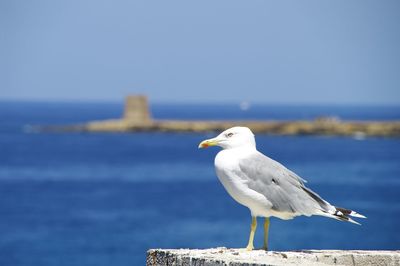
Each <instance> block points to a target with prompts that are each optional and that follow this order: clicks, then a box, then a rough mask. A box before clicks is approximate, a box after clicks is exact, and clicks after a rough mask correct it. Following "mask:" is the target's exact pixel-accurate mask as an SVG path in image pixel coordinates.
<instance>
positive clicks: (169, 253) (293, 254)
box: [146, 247, 400, 266]
mask: <svg viewBox="0 0 400 266" xmlns="http://www.w3.org/2000/svg"><path fill="white" fill-rule="evenodd" d="M146 264H147V266H164V265H165V266H167V265H168V266H216V265H218V266H242V265H243V266H250V265H251V266H261V265H263V266H270V265H271V266H272V265H274V266H283V265H289V266H294V265H310V266H317V265H352V266H358V265H360V266H369V265H374V266H381V265H382V266H383V265H392V266H398V265H399V266H400V251H399V250H396V251H385V250H301V251H279V252H278V251H268V252H267V251H264V250H253V251H247V250H245V249H228V248H224V247H221V248H212V249H150V250H149V251H148V252H147V259H146Z"/></svg>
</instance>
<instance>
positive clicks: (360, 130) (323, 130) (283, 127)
mask: <svg viewBox="0 0 400 266" xmlns="http://www.w3.org/2000/svg"><path fill="white" fill-rule="evenodd" d="M238 125H240V126H246V127H249V128H250V129H251V130H252V131H253V132H255V133H258V134H260V133H261V134H274V135H330V136H353V137H355V138H364V137H368V136H374V137H399V136H400V121H341V120H339V119H335V118H330V117H325V118H318V119H315V120H297V121H276V120H254V121H250V120H243V121H228V120H222V121H217V120H202V121H200V120H199V121H186V120H157V119H153V118H152V117H151V115H150V110H149V106H148V100H147V97H146V96H142V95H132V96H128V97H126V100H125V111H124V115H123V117H122V118H119V119H109V120H102V121H90V122H87V123H85V124H77V125H65V126H42V127H40V130H46V131H85V132H138V131H160V132H210V131H223V130H225V129H227V128H230V127H233V126H238Z"/></svg>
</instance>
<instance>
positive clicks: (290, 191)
mask: <svg viewBox="0 0 400 266" xmlns="http://www.w3.org/2000/svg"><path fill="white" fill-rule="evenodd" d="M209 146H220V147H222V150H221V151H220V152H219V153H218V154H217V156H216V157H215V162H214V164H215V170H216V174H217V176H218V178H219V180H220V181H221V183H222V185H223V186H224V188H225V189H226V191H227V192H228V193H229V195H230V196H231V197H232V198H233V199H234V200H236V201H237V202H239V203H240V204H242V205H244V206H246V207H248V208H249V209H250V212H251V216H252V224H251V232H250V238H249V244H248V246H247V249H249V250H251V249H253V239H254V232H255V229H256V226H257V220H256V217H258V216H261V217H265V218H266V221H265V224H264V229H265V235H264V248H265V249H267V239H268V228H269V217H271V216H275V217H278V218H280V219H284V220H287V219H292V218H294V217H296V216H299V215H305V216H311V215H321V216H326V217H329V218H334V219H337V220H341V221H347V222H352V223H356V224H358V223H357V222H356V221H354V220H352V219H351V218H350V217H349V216H353V217H359V218H365V216H363V215H361V214H358V213H356V212H354V211H352V210H348V209H344V208H339V207H335V206H333V205H331V204H330V203H328V202H327V201H325V200H324V199H322V198H321V197H320V196H319V195H318V194H317V193H315V192H313V191H312V190H310V189H309V188H307V187H305V185H304V182H306V181H305V180H304V179H302V178H301V177H299V176H298V175H296V174H295V173H294V172H292V171H290V170H289V169H287V168H286V167H285V166H283V165H282V164H280V163H279V162H277V161H274V160H273V159H271V158H269V157H267V156H265V155H264V154H262V153H260V152H259V151H257V149H256V142H255V138H254V134H253V133H252V132H251V130H250V129H248V128H246V127H233V128H230V129H227V130H225V131H224V132H222V133H221V134H220V135H218V136H217V137H215V138H213V139H208V140H205V141H203V142H201V143H200V145H199V148H206V147H209Z"/></svg>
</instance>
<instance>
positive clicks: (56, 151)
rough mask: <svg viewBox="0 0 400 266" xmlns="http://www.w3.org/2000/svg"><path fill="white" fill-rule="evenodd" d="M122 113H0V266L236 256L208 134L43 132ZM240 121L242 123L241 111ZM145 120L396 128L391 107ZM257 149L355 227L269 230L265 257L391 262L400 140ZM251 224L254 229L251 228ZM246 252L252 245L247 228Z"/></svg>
mask: <svg viewBox="0 0 400 266" xmlns="http://www.w3.org/2000/svg"><path fill="white" fill-rule="evenodd" d="M122 109H123V106H122V104H118V103H94V102H21V101H0V265H4V266H28V265H38V266H54V265H68V266H77V265H80V266H81V265H96V266H102V265H104V266H109V265H115V266H124V265H126V266H127V265H145V260H146V251H147V250H148V249H151V248H193V249H202V248H212V247H221V246H224V247H228V248H240V247H245V246H246V244H247V240H248V234H249V229H250V221H251V218H250V212H249V210H248V209H247V208H246V207H243V206H241V205H239V204H238V203H236V202H235V201H234V200H233V199H232V198H231V197H230V196H229V195H228V194H227V193H226V191H225V190H224V188H223V187H222V185H221V184H220V182H219V181H218V179H217V177H216V175H215V172H214V165H213V162H214V157H215V155H216V154H217V152H218V150H219V149H218V148H216V147H213V148H209V149H202V150H199V149H198V148H197V147H198V144H199V142H201V141H202V140H203V139H205V138H210V137H212V136H214V135H216V133H215V132H209V133H160V132H152V133H148V132H141V133H71V132H68V133H61V132H58V133H52V132H37V131H35V130H33V129H34V128H35V127H34V126H35V125H62V124H73V123H82V122H86V121H91V120H100V119H109V118H118V117H121V115H122ZM243 109H245V110H243ZM151 112H152V116H153V117H154V118H157V119H185V120H196V119H238V120H246V119H251V120H257V119H274V120H292V119H315V118H318V117H321V116H330V117H336V118H338V119H342V120H375V121H384V120H394V119H397V120H400V107H399V106H347V105H346V106H344V105H332V106H323V105H320V106H301V105H298V106H296V105H267V104H266V105H251V106H246V108H242V109H241V108H240V106H239V105H236V104H196V105H189V104H163V103H159V104H152V105H151ZM256 141H257V147H258V149H259V150H260V151H261V152H263V153H264V154H266V155H268V156H269V157H271V158H273V159H275V160H277V161H279V162H281V163H283V164H284V165H285V166H286V167H288V168H289V169H291V170H292V171H294V172H296V173H297V174H299V175H300V176H302V177H303V178H304V179H306V180H307V181H308V183H307V186H308V187H309V188H311V189H312V190H314V191H316V192H317V193H318V194H320V195H321V196H322V197H323V198H325V199H326V200H327V201H329V202H331V203H332V204H334V205H337V206H341V207H345V208H350V209H353V210H356V211H357V212H359V213H361V214H364V215H365V216H367V217H368V218H367V219H358V221H359V222H360V223H361V224H362V225H361V226H359V225H355V224H351V223H346V222H340V221H336V220H333V219H329V218H325V217H318V216H313V217H298V218H295V219H293V220H288V221H283V220H279V219H276V218H272V219H271V227H270V239H269V240H270V249H271V250H305V249H367V250H371V249H387V250H396V249H400V138H377V137H371V138H359V137H356V138H353V137H326V136H273V135H262V134H257V135H256ZM261 224H262V220H261V219H260V220H259V225H261ZM255 246H256V247H259V248H260V247H261V246H262V226H259V228H258V231H257V234H256V239H255Z"/></svg>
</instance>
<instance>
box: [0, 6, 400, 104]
mask: <svg viewBox="0 0 400 266" xmlns="http://www.w3.org/2000/svg"><path fill="white" fill-rule="evenodd" d="M399 14H400V1H398V0H382V1H376V0H373V1H371V0H354V1H348V0H338V1H323V0H305V1H298V0H293V1H289V0H279V1H269V0H242V1H238V0H217V1H215V0H212V1H211V0H203V1H188V0H181V1H176V0H169V1H165V0H138V1H135V0H127V1H118V0H114V1H100V0H79V1H78V0H70V1H57V0H56V1H55V0H48V1H45V0H36V1H29V0H25V1H23V0H13V1H0V100H9V99H11V100H35V101H36V100H46V101H47V100H50V101H59V100H62V101H75V100H78V101H122V99H123V97H124V96H125V95H127V94H138V93H139V94H146V95H148V96H149V98H150V100H151V101H152V102H172V103H175V102H183V103H209V102H211V103H233V102H235V103H236V102H241V101H250V102H255V103H273V104H390V105H393V104H394V105H399V104H400V15H399Z"/></svg>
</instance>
